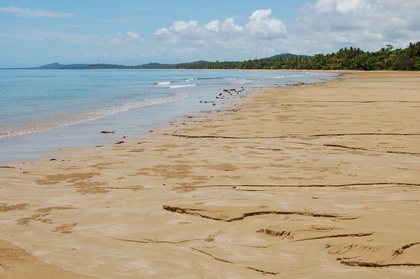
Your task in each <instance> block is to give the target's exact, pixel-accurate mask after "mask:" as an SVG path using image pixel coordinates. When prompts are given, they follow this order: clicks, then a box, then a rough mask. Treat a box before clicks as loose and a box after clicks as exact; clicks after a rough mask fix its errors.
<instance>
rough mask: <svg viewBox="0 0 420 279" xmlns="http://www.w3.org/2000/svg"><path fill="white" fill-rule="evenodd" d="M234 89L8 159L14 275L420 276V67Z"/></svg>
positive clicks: (5, 254) (4, 231)
mask: <svg viewBox="0 0 420 279" xmlns="http://www.w3.org/2000/svg"><path fill="white" fill-rule="evenodd" d="M232 102H233V104H232V106H233V109H231V110H228V111H221V112H212V113H208V114H203V115H199V116H193V117H188V118H185V119H182V120H181V121H177V122H174V123H171V124H170V125H167V126H164V127H160V128H158V129H155V131H153V133H152V135H151V136H150V137H146V138H143V139H127V138H123V135H116V136H120V137H121V138H116V139H115V143H117V142H119V143H118V144H113V145H111V146H102V147H83V148H74V149H67V150H61V151H60V152H57V153H55V154H54V155H51V156H50V157H48V158H44V159H41V160H36V161H27V162H20V163H13V164H12V163H11V164H3V165H1V166H0V216H1V219H0V227H1V230H0V238H1V239H3V240H4V241H1V242H0V252H1V253H0V278H45V277H42V276H41V275H31V269H29V268H28V267H27V266H26V267H25V266H24V265H25V263H24V261H18V260H13V257H15V254H14V253H15V252H16V251H17V252H16V253H18V254H19V253H21V254H22V253H24V254H22V255H18V256H19V257H33V258H32V260H31V263H33V264H35V263H37V264H45V268H59V269H60V270H61V269H62V270H63V271H64V270H68V271H69V272H75V273H77V274H76V275H75V276H76V277H68V278H88V277H85V275H86V276H96V277H99V278H261V277H264V278H419V276H420V234H419V231H420V223H419V222H418V220H419V217H420V214H419V212H420V180H419V178H420V128H419V127H420V126H419V118H420V114H419V113H420V75H419V73H418V72H354V73H352V74H351V75H349V76H347V77H346V78H343V79H338V80H334V81H329V82H324V83H319V84H315V85H303V86H292V87H283V88H271V89H259V90H255V91H254V92H253V93H251V94H249V95H248V96H247V97H245V98H240V99H236V100H234V101H232ZM11 243H13V244H14V245H17V246H18V247H20V248H18V247H16V246H14V245H12V244H11ZM13 249H15V250H13ZM23 249H24V251H23ZM10 251H15V252H13V253H12V252H10ZM19 251H20V252H19ZM47 264H48V266H47ZM23 268H26V269H24V270H26V271H27V273H26V274H27V276H26V277H22V275H21V274H22V269H23ZM17 272H21V273H17ZM75 273H74V274H75ZM16 274H20V277H18V276H17V275H16ZM72 274H73V273H72ZM60 278H67V277H60Z"/></svg>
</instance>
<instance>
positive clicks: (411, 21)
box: [0, 0, 420, 68]
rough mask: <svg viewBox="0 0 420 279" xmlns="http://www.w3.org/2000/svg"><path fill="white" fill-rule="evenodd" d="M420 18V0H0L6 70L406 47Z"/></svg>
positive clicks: (418, 34) (419, 37) (419, 33)
mask: <svg viewBox="0 0 420 279" xmlns="http://www.w3.org/2000/svg"><path fill="white" fill-rule="evenodd" d="M419 13H420V1H419V0H404V1H395V0H307V1H306V0H277V1H276V0H259V1H255V0H254V1H251V0H240V1H239V0H238V1H237V0H224V1H220V0H212V1H197V0H181V1H169V0H155V1H150V0H149V1H143V0H116V1H111V0H84V1H81V0H71V1H69V0H66V1H64V0H37V1H33V0H1V1H0V53H1V55H0V68H2V67H24V66H38V65H43V64H48V63H53V62H59V63H63V64H68V63H117V64H125V65H139V64H145V63H149V62H158V63H166V62H168V63H179V62H191V61H196V60H209V61H216V60H247V59H253V58H255V57H258V58H263V57H268V56H272V55H275V54H279V53H286V52H290V53H296V54H308V55H313V54H316V53H330V52H333V51H337V50H338V49H340V48H342V47H350V46H353V47H360V48H362V49H364V50H368V51H375V50H378V49H380V48H381V47H384V46H385V45H387V44H392V45H394V46H395V47H401V48H403V47H406V46H407V44H408V43H409V42H417V41H420V17H419V16H418V14H419Z"/></svg>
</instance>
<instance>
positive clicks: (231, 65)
mask: <svg viewBox="0 0 420 279" xmlns="http://www.w3.org/2000/svg"><path fill="white" fill-rule="evenodd" d="M36 69H273V70H274V69H290V70H293V69H301V70H365V71H372V70H402V71H412V70H415V71H420V42H417V43H410V44H409V45H408V46H407V48H405V49H394V47H393V46H392V45H387V46H386V47H385V48H382V49H380V50H378V51H376V52H366V51H363V50H361V49H360V48H353V47H350V48H344V49H340V50H339V51H337V52H333V53H331V54H316V55H314V56H307V55H295V54H290V53H286V54H280V55H275V56H272V57H268V58H263V59H254V60H247V61H221V62H219V61H216V62H209V61H196V62H191V63H182V64H159V63H149V64H144V65H139V66H123V65H113V64H71V65H62V64H58V63H54V64H49V65H45V66H41V67H38V68H36Z"/></svg>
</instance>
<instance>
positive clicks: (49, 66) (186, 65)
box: [32, 53, 310, 70]
mask: <svg viewBox="0 0 420 279" xmlns="http://www.w3.org/2000/svg"><path fill="white" fill-rule="evenodd" d="M279 57H281V58H294V57H305V58H306V57H310V56H307V55H296V54H291V53H283V54H278V55H274V56H271V57H268V58H264V59H270V60H274V59H277V58H279ZM215 63H219V64H221V62H210V61H205V60H199V61H195V62H188V63H178V64H160V63H148V64H143V65H137V66H125V65H117V64H67V65H65V64H60V63H52V64H47V65H43V66H40V67H35V68H32V69H44V70H95V69H96V70H100V69H104V70H105V69H189V68H200V67H203V68H207V67H206V66H205V65H211V64H215ZM230 63H241V62H239V61H237V62H230ZM216 68H217V67H216Z"/></svg>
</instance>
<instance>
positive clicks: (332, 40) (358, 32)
mask: <svg viewBox="0 0 420 279" xmlns="http://www.w3.org/2000/svg"><path fill="white" fill-rule="evenodd" d="M419 10H420V1H418V0H404V1H394V0H375V1H371V0H317V1H315V2H307V4H306V6H305V7H304V8H303V9H302V13H301V15H300V16H299V18H298V19H297V21H296V23H295V29H294V30H293V32H294V35H295V36H296V39H298V38H297V36H299V37H300V40H301V42H302V43H303V44H302V47H304V48H308V47H309V44H311V45H312V48H313V51H314V52H321V51H322V52H325V51H335V50H337V49H338V48H341V47H344V46H354V47H361V48H363V49H365V50H376V49H378V48H381V47H383V46H385V45H386V44H394V45H398V46H399V47H405V46H406V44H408V43H409V42H413V41H417V40H418V38H420V21H419V20H418V11H419ZM305 42H306V43H307V45H304V43H305ZM307 53H308V52H307Z"/></svg>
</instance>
